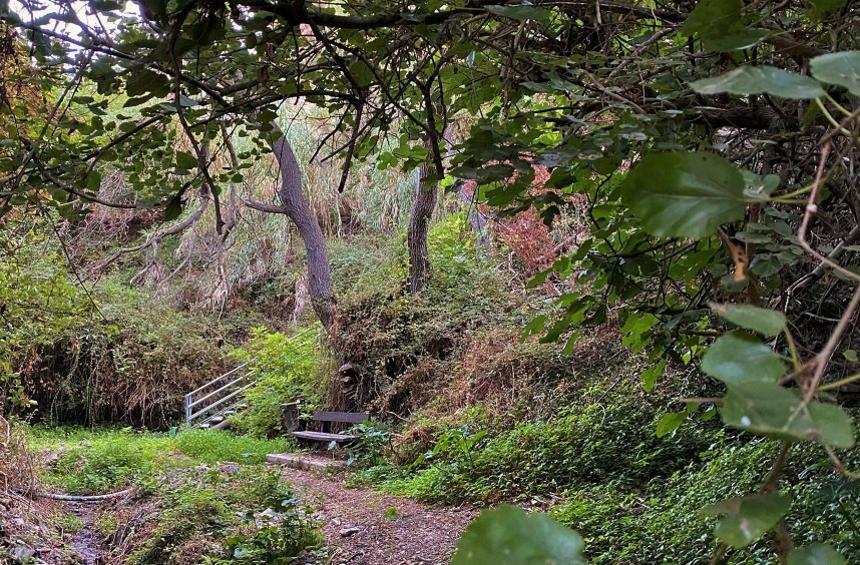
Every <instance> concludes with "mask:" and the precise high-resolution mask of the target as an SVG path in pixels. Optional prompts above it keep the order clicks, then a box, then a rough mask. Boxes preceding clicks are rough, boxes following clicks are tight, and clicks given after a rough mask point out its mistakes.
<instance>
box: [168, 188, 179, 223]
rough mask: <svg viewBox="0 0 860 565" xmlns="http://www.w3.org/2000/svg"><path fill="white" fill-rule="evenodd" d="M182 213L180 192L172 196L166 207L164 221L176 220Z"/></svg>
mask: <svg viewBox="0 0 860 565" xmlns="http://www.w3.org/2000/svg"><path fill="white" fill-rule="evenodd" d="M181 213H182V198H180V197H179V195H178V194H176V195H174V196H172V197H171V198H170V200H169V201H168V202H167V206H165V208H164V221H165V222H169V221H171V220H175V219H176V218H178V217H179V215H180V214H181Z"/></svg>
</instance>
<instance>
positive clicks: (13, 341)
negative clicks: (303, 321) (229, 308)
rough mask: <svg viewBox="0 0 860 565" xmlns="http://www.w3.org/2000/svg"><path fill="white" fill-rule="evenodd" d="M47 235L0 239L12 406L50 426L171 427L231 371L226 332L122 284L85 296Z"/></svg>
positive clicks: (0, 345) (5, 386)
mask: <svg viewBox="0 0 860 565" xmlns="http://www.w3.org/2000/svg"><path fill="white" fill-rule="evenodd" d="M48 225H49V224H46V223H45V222H37V221H36V220H31V221H26V222H25V221H23V220H21V221H18V222H5V223H4V227H3V230H2V231H0V248H2V250H0V304H2V305H3V306H0V310H2V316H0V323H2V324H4V328H5V329H4V331H2V332H0V398H2V401H3V403H4V405H5V406H6V408H7V409H9V408H14V409H15V411H16V412H18V413H23V414H29V413H35V414H36V415H37V416H38V417H41V418H42V419H45V420H50V419H56V420H66V421H72V422H77V423H94V422H103V421H106V420H108V421H120V420H125V421H127V422H129V423H134V424H138V425H149V426H152V427H164V426H166V424H167V421H168V420H170V419H171V418H173V417H175V416H176V415H178V414H179V413H181V410H182V395H183V394H184V393H185V392H187V390H190V389H191V388H193V387H194V386H196V385H197V384H199V383H200V382H201V381H202V380H204V379H205V380H208V379H209V378H211V375H212V374H213V373H217V372H220V371H221V369H222V368H223V354H222V352H221V350H220V348H219V347H218V343H217V342H218V340H219V339H221V338H220V335H219V333H220V332H219V331H218V328H217V327H213V325H211V324H209V323H207V322H206V321H205V320H204V318H203V317H202V316H199V315H194V314H191V313H188V312H180V311H177V310H176V309H175V308H174V307H172V306H171V305H170V304H167V303H164V302H162V301H159V300H154V299H153V297H152V296H151V295H149V294H147V293H145V292H141V291H137V290H134V289H131V288H129V287H128V286H126V285H121V284H119V283H118V282H117V281H116V280H106V281H103V283H102V284H100V285H98V286H96V287H95V288H94V289H92V290H89V289H87V288H84V287H82V286H81V284H80V282H79V281H78V280H76V278H75V276H74V275H73V274H70V273H69V272H68V266H67V259H66V257H65V256H63V255H62V250H61V248H60V245H59V244H58V243H57V242H56V241H55V239H56V236H54V235H53V234H47V233H42V231H41V230H46V229H48ZM52 238H53V239H52ZM10 404H11V405H12V406H10Z"/></svg>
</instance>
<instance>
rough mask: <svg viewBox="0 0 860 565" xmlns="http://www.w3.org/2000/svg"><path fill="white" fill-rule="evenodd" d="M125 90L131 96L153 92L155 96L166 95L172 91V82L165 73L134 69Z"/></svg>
mask: <svg viewBox="0 0 860 565" xmlns="http://www.w3.org/2000/svg"><path fill="white" fill-rule="evenodd" d="M125 92H126V94H128V95H129V96H130V97H135V96H140V95H142V94H146V93H152V95H153V96H166V95H167V93H168V92H170V83H169V82H168V80H167V77H166V76H165V75H162V74H159V73H156V72H153V71H150V70H149V69H140V70H138V71H136V72H135V71H132V75H131V76H130V77H129V78H128V80H127V81H126V83H125Z"/></svg>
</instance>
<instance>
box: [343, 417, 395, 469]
mask: <svg viewBox="0 0 860 565" xmlns="http://www.w3.org/2000/svg"><path fill="white" fill-rule="evenodd" d="M347 433H348V434H349V435H352V436H355V437H356V438H358V439H357V440H356V442H355V443H354V444H352V445H350V446H349V447H348V448H347V450H348V451H347V452H348V453H349V458H348V459H347V465H355V466H360V467H372V466H374V465H378V464H380V463H382V462H383V461H384V459H383V450H385V449H386V448H387V447H388V446H389V445H390V443H391V432H390V431H388V430H387V429H385V428H383V427H381V426H379V425H378V424H375V423H373V422H362V423H361V424H356V425H355V426H353V427H351V428H349V430H347Z"/></svg>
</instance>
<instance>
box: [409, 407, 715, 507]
mask: <svg viewBox="0 0 860 565" xmlns="http://www.w3.org/2000/svg"><path fill="white" fill-rule="evenodd" d="M637 400H638V399H637V398H636V397H632V398H629V399H621V398H619V399H617V400H616V401H615V403H612V404H607V405H599V404H595V403H592V404H586V405H584V406H575V407H573V408H571V409H570V410H569V411H568V412H566V413H564V414H562V415H560V417H559V418H557V419H554V420H548V421H537V422H520V423H517V424H516V425H515V426H514V427H513V429H511V430H509V431H503V432H501V433H499V434H498V435H495V436H493V437H490V436H485V435H484V434H483V433H475V432H471V431H469V430H468V429H464V428H461V429H453V430H448V431H447V432H445V433H444V434H443V435H442V436H441V437H440V439H439V440H438V442H437V444H436V447H435V448H434V450H433V451H432V452H431V454H429V455H430V456H428V457H425V460H426V461H428V462H431V463H432V465H431V467H430V469H429V470H423V471H419V472H418V474H417V476H416V477H415V478H414V480H416V481H420V482H425V483H433V484H435V483H436V482H437V479H438V483H439V484H438V485H437V486H438V488H439V492H438V493H432V492H424V491H423V490H422V489H418V491H419V492H423V494H422V495H420V496H419V498H427V496H430V497H432V498H433V499H435V500H445V499H447V500H454V501H459V500H473V501H499V500H518V499H526V498H528V497H530V496H534V495H542V494H549V493H556V492H560V491H563V490H564V489H566V488H570V487H571V486H572V485H588V484H593V483H603V482H606V481H617V482H618V483H619V484H625V485H628V486H636V485H644V484H645V483H647V482H648V481H649V480H651V479H652V478H653V477H658V476H666V475H669V474H671V473H672V472H673V471H674V470H676V469H679V468H683V467H684V466H686V465H687V464H688V463H689V462H690V461H691V460H694V459H696V457H697V455H698V453H699V451H701V450H703V449H705V448H706V447H707V445H708V443H709V442H710V441H711V440H712V439H713V438H714V437H715V433H716V432H714V431H711V428H710V427H707V426H702V425H692V424H691V425H690V426H689V428H688V429H687V430H686V431H685V433H680V434H677V435H675V436H674V437H666V438H657V437H656V436H655V435H654V421H655V418H656V414H657V411H656V409H655V408H654V407H652V406H650V405H648V404H645V403H640V402H638V401H637ZM434 462H435V463H434ZM426 474H429V475H430V476H431V477H432V480H431V479H430V478H428V477H427V476H422V475H426ZM434 488H436V487H434Z"/></svg>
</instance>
